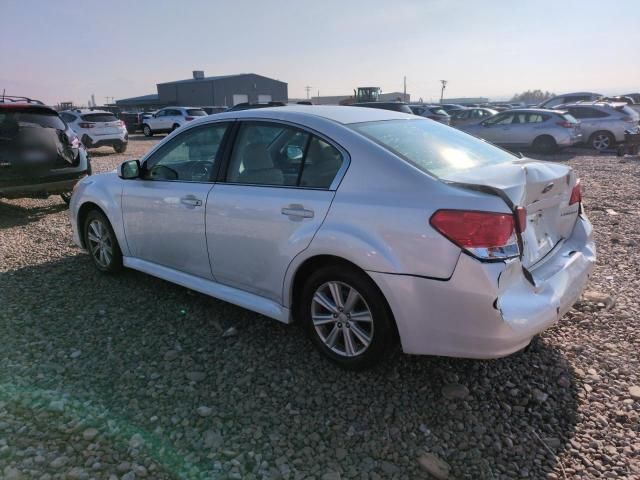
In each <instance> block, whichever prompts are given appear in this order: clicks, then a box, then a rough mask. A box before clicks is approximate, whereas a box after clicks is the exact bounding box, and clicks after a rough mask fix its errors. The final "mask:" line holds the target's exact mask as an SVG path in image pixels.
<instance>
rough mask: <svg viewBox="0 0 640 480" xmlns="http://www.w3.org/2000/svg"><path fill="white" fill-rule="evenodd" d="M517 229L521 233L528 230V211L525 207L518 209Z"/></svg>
mask: <svg viewBox="0 0 640 480" xmlns="http://www.w3.org/2000/svg"><path fill="white" fill-rule="evenodd" d="M516 227H517V228H518V232H520V233H522V232H524V231H525V229H526V228H527V209H526V208H524V207H516Z"/></svg>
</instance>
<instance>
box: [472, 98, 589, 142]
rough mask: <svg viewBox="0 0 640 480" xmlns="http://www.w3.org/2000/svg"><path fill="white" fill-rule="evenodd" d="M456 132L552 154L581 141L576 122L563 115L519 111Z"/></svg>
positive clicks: (549, 111) (578, 126)
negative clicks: (461, 131)
mask: <svg viewBox="0 0 640 480" xmlns="http://www.w3.org/2000/svg"><path fill="white" fill-rule="evenodd" d="M460 130H463V131H465V132H467V133H471V134H472V135H475V136H477V137H480V138H484V139H485V140H487V141H489V142H491V143H495V144H496V145H501V146H503V147H507V148H533V149H534V150H538V151H541V152H552V151H554V150H556V149H558V148H564V147H571V146H572V145H575V144H576V143H579V142H580V141H582V132H581V130H580V122H578V121H577V120H576V119H575V118H573V117H572V116H571V115H569V114H568V113H567V112H564V111H559V110H546V109H543V108H521V109H513V110H507V111H505V112H500V113H498V114H497V115H494V116H493V117H490V118H488V119H486V120H484V121H482V122H480V123H474V124H466V125H461V126H460Z"/></svg>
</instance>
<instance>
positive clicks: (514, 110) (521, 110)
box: [499, 108, 562, 113]
mask: <svg viewBox="0 0 640 480" xmlns="http://www.w3.org/2000/svg"><path fill="white" fill-rule="evenodd" d="M558 112H562V110H554V109H553V108H511V109H509V110H505V111H503V112H499V113H558Z"/></svg>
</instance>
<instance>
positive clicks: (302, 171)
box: [206, 121, 344, 302]
mask: <svg viewBox="0 0 640 480" xmlns="http://www.w3.org/2000/svg"><path fill="white" fill-rule="evenodd" d="M343 158H344V155H343V154H341V153H340V151H339V150H338V149H337V148H335V147H334V146H333V145H331V144H330V143H329V142H328V141H327V140H324V139H321V138H319V137H317V136H315V135H313V134H311V133H309V132H306V131H304V130H300V129H297V128H294V127H291V126H288V125H283V124H278V123H270V122H257V121H256V122H253V121H252V122H243V124H242V125H241V127H240V129H239V132H238V135H237V140H236V141H235V144H234V147H233V152H232V155H231V158H230V160H229V166H228V168H227V173H226V175H225V178H224V182H223V183H218V184H216V187H215V188H214V189H213V191H212V192H211V194H210V195H209V198H208V202H207V215H206V216H207V218H206V230H207V241H208V247H209V257H210V258H211V262H212V266H213V274H214V276H215V278H216V281H218V282H220V283H224V284H226V285H230V286H233V287H236V288H240V289H242V290H246V291H249V292H252V293H255V294H258V295H261V296H263V297H266V298H269V299H272V300H275V301H278V302H282V285H283V282H284V276H285V273H286V270H287V268H288V266H289V264H290V263H291V261H292V260H293V258H294V257H295V256H296V255H297V254H299V253H300V252H301V251H303V250H304V249H305V248H307V247H308V245H309V243H310V242H311V239H312V238H313V236H314V234H315V233H316V231H317V230H318V228H319V227H320V225H321V224H322V221H323V220H324V218H325V216H326V214H327V212H328V210H329V206H330V204H331V201H332V200H333V197H334V194H335V190H334V189H335V183H336V181H335V178H336V176H337V174H338V172H339V171H340V168H341V165H342V162H343Z"/></svg>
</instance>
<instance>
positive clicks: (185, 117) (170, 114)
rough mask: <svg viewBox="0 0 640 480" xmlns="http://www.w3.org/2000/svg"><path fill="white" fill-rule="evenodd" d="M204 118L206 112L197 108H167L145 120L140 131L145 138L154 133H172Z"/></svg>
mask: <svg viewBox="0 0 640 480" xmlns="http://www.w3.org/2000/svg"><path fill="white" fill-rule="evenodd" d="M206 116H207V112H205V111H204V110H202V109H201V108H197V107H167V108H163V109H162V110H158V111H157V112H156V113H154V114H153V116H152V117H150V118H145V119H144V123H143V124H142V131H143V132H144V134H145V136H147V137H150V136H152V135H153V134H154V133H164V132H173V131H174V130H175V129H176V128H180V127H181V126H182V125H184V124H185V123H187V122H190V121H191V120H194V119H196V118H198V117H206Z"/></svg>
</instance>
